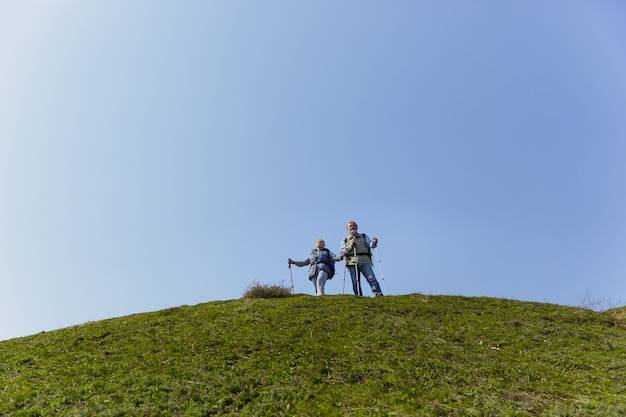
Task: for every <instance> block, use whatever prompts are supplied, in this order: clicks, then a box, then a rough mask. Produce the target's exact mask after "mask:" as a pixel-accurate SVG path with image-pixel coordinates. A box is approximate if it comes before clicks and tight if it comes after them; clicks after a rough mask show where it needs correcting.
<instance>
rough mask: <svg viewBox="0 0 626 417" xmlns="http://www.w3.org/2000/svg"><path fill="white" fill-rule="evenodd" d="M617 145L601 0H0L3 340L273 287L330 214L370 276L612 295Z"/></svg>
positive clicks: (623, 81) (625, 152)
mask: <svg viewBox="0 0 626 417" xmlns="http://www.w3.org/2000/svg"><path fill="white" fill-rule="evenodd" d="M625 162H626V3H625V2H623V1H622V0H593V1H591V0H588V1H582V0H555V1H544V0H524V1H515V0H514V1H507V2H503V1H500V0H492V1H487V0H476V1H471V2H470V1H461V0H451V1H446V2H441V1H434V0H433V1H425V0H409V1H401V0H398V1H384V2H383V1H368V0H358V1H356V0H355V1H352V0H346V1H336V0H332V1H331V0H316V1H291V0H284V1H283V0H269V1H263V2H261V1H237V2H234V1H204V0H198V1H192V0H181V1H158V0H130V1H127V0H124V1H122V0H93V1H87V2H86V1H80V0H56V1H48V0H41V1H39V0H20V1H11V0H0V197H1V199H2V200H1V204H0V280H1V297H2V298H1V302H0V340H4V339H8V338H13V337H20V336H25V335H30V334H35V333H38V332H41V331H50V330H55V329H58V328H62V327H67V326H71V325H76V324H81V323H85V322H89V321H96V320H101V319H107V318H111V317H119V316H124V315H128V314H134V313H141V312H147V311H155V310H161V309H165V308H169V307H175V306H180V305H195V304H198V303H203V302H208V301H215V300H228V299H235V298H240V297H241V296H242V294H243V292H244V291H245V289H246V287H248V286H249V285H250V284H251V283H252V282H253V281H255V280H256V281H258V282H260V283H265V284H278V283H281V282H284V283H286V284H287V285H289V270H288V268H287V262H286V260H287V258H288V257H291V258H294V259H299V260H301V259H304V258H305V257H306V256H307V255H308V253H309V252H310V250H311V249H312V248H313V247H314V244H315V239H316V238H318V237H322V238H324V239H325V240H326V242H327V245H328V246H329V247H330V249H332V250H334V251H335V252H337V251H338V249H339V243H340V240H341V239H342V238H343V237H344V236H345V233H346V232H345V224H346V222H347V221H349V220H355V221H356V222H357V223H358V224H359V226H360V228H359V231H360V232H364V233H367V234H368V235H369V236H370V237H378V239H379V241H380V245H379V252H378V257H379V258H378V259H380V262H379V261H378V259H377V258H376V256H375V271H376V273H377V274H378V278H379V280H380V281H381V284H383V279H382V278H383V276H384V285H383V287H384V288H385V289H386V292H387V294H390V295H398V294H410V293H423V294H426V295H435V294H437V295H439V294H443V295H465V296H490V297H503V298H511V299H518V300H525V301H539V302H550V303H556V304H562V305H574V306H576V305H581V302H582V301H583V300H585V299H586V300H587V301H589V300H590V299H592V300H601V301H602V302H603V303H604V304H612V306H614V307H615V306H618V305H623V304H625V303H626V279H625V278H626V163H625ZM379 267H382V273H383V274H382V276H381V269H380V268H379ZM293 278H294V281H295V289H296V292H299V293H305V294H313V286H312V285H311V284H310V283H309V281H308V280H307V268H294V270H293ZM342 279H343V269H342V267H341V266H339V267H338V274H337V276H336V277H335V279H334V280H333V281H331V282H329V283H328V284H327V286H326V290H327V293H329V294H340V293H341V291H342ZM347 287H349V286H348V285H347ZM365 295H367V296H371V295H372V294H371V291H370V290H369V287H366V288H365Z"/></svg>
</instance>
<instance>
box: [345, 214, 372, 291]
mask: <svg viewBox="0 0 626 417" xmlns="http://www.w3.org/2000/svg"><path fill="white" fill-rule="evenodd" d="M346 229H347V230H348V236H347V237H346V238H344V239H343V240H342V241H341V247H340V249H339V253H340V254H341V255H343V256H346V257H347V258H348V269H349V270H350V278H352V289H353V290H354V294H356V295H363V290H362V288H361V283H360V280H359V276H358V273H361V274H363V276H364V277H365V279H366V280H367V282H368V283H369V284H370V287H371V288H372V292H373V293H374V295H375V296H376V297H380V296H381V295H383V292H382V291H381V290H380V285H379V284H378V281H377V280H376V277H375V276H374V269H373V268H372V249H373V248H375V247H376V245H378V239H376V238H373V239H370V238H369V237H368V236H367V235H366V234H365V233H358V229H359V226H358V225H357V224H356V223H355V222H353V221H351V222H348V224H347V225H346Z"/></svg>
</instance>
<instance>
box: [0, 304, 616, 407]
mask: <svg viewBox="0 0 626 417" xmlns="http://www.w3.org/2000/svg"><path fill="white" fill-rule="evenodd" d="M0 415H11V416H50V415H59V416H85V415H99V416H128V415H137V416H211V415H234V416H281V415H284V416H287V415H293V416H333V415H343V416H581V417H582V416H623V415H626V329H625V327H624V324H623V322H622V321H621V320H620V319H618V318H617V315H613V314H610V313H609V312H604V313H598V312H593V311H589V310H585V309H580V308H572V307H564V306H556V305H551V304H541V303H528V302H520V301H513V300H503V299H494V298H467V297H453V296H422V295H419V294H412V295H406V296H390V297H381V298H368V297H360V298H358V297H354V296H324V297H312V296H305V295H296V296H292V297H286V298H272V299H250V298H242V299H237V300H231V301H225V302H211V303H207V304H201V305H197V306H193V307H190V306H183V307H178V308H172V309H169V310H164V311H159V312H154V313H145V314H137V315H133V316H128V317H121V318H116V319H111V320H105V321H100V322H93V323H88V324H85V325H81V326H76V327H71V328H67V329H61V330H57V331H53V332H49V333H41V334H37V335H34V336H30V337H25V338H20V339H13V340H8V341H5V342H2V343H0Z"/></svg>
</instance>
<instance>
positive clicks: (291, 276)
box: [289, 262, 294, 295]
mask: <svg viewBox="0 0 626 417" xmlns="http://www.w3.org/2000/svg"><path fill="white" fill-rule="evenodd" d="M289 279H290V280H291V295H293V294H294V292H293V273H292V272H291V262H290V263H289Z"/></svg>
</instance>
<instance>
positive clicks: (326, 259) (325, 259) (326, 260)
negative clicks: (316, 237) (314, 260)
mask: <svg viewBox="0 0 626 417" xmlns="http://www.w3.org/2000/svg"><path fill="white" fill-rule="evenodd" d="M319 254H320V256H321V259H320V261H319V263H322V264H326V265H328V268H329V269H330V272H329V273H328V279H333V277H334V276H335V260H334V259H333V257H332V256H330V251H329V250H328V249H326V248H323V249H320V250H319Z"/></svg>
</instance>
